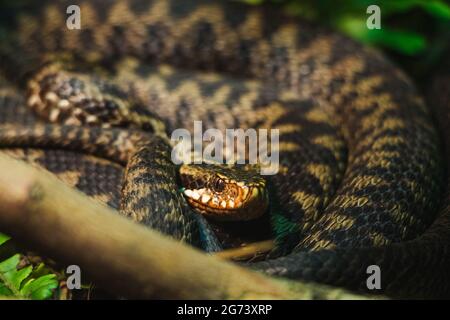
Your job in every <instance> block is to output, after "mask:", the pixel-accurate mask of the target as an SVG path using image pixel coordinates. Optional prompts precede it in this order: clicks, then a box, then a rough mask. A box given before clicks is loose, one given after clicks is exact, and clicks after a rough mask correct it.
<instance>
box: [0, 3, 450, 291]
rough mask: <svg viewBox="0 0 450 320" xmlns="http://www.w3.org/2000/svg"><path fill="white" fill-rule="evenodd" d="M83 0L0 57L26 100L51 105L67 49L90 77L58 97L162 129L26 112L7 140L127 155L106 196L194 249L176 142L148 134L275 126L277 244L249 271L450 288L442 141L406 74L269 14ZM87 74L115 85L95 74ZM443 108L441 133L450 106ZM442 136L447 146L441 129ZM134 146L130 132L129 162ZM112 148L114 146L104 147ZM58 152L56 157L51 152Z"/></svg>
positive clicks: (20, 34) (54, 10)
mask: <svg viewBox="0 0 450 320" xmlns="http://www.w3.org/2000/svg"><path fill="white" fill-rule="evenodd" d="M70 2H71V3H70V4H74V3H73V2H74V1H70ZM75 2H76V4H78V5H79V6H80V8H81V12H82V28H81V29H80V30H67V29H66V28H65V12H66V7H67V6H68V5H69V3H64V2H61V3H60V2H58V3H51V4H47V5H45V6H43V9H42V12H41V13H40V14H33V15H30V16H25V17H23V19H21V20H20V21H19V22H17V24H16V25H15V27H14V28H15V32H14V33H12V34H13V37H11V39H12V40H10V41H9V42H10V43H9V44H8V45H7V46H5V48H4V49H2V50H0V55H1V57H2V58H3V59H4V63H3V62H2V65H3V66H5V67H6V68H5V70H4V71H5V73H6V74H8V75H9V78H11V79H14V78H15V79H16V80H18V81H19V84H21V85H25V84H28V89H29V90H30V91H31V94H30V97H34V100H33V99H31V101H28V102H29V104H31V105H32V104H33V101H35V100H36V97H38V98H39V99H41V100H42V101H41V102H43V104H42V103H41V105H43V106H44V107H43V108H41V109H40V110H38V112H41V113H46V112H47V110H46V108H45V106H46V105H49V104H51V102H52V101H54V97H53V96H52V95H47V94H46V93H48V92H54V91H55V88H54V87H52V85H54V84H55V81H53V82H52V79H49V78H48V77H47V78H45V77H41V78H39V77H36V73H37V72H38V73H39V71H42V67H43V66H44V69H45V68H46V67H45V65H46V64H47V63H48V62H49V61H52V60H58V61H62V60H65V59H67V57H68V56H69V59H68V60H69V62H68V63H67V65H70V64H71V63H72V61H73V60H78V61H81V64H82V67H78V68H79V69H78V70H76V72H80V74H84V75H86V74H88V76H79V77H78V76H77V77H72V76H70V73H69V76H68V77H67V78H66V80H64V81H63V80H61V81H59V82H58V86H57V88H58V89H59V92H58V93H57V95H58V97H62V96H63V97H66V99H69V98H68V97H70V96H71V94H72V93H73V91H74V90H75V89H74V88H77V90H78V91H77V92H84V93H86V92H90V94H87V95H86V96H85V98H86V99H87V100H89V101H90V102H92V101H94V100H95V101H96V102H95V103H97V104H98V103H99V102H98V101H101V102H102V103H103V105H107V106H112V108H116V109H117V112H118V113H116V114H118V115H120V116H122V115H123V114H122V113H120V112H121V110H128V111H129V114H128V115H127V117H128V118H127V117H125V118H126V119H130V118H133V117H135V116H136V115H139V117H137V119H142V118H145V117H148V119H156V118H160V119H161V122H159V120H158V121H156V120H155V122H154V123H152V124H153V125H150V126H149V127H150V131H151V132H150V134H145V135H146V137H147V136H148V139H147V138H146V139H144V140H145V141H146V143H144V144H141V142H140V141H141V137H142V136H140V135H139V134H138V135H137V136H134V134H135V131H134V130H136V128H128V129H118V128H95V127H90V128H88V127H73V126H71V124H70V123H65V124H63V125H61V126H60V127H54V126H50V125H45V124H42V123H40V124H39V123H38V122H39V121H38V120H35V119H32V120H30V119H28V118H25V119H26V120H23V119H22V120H21V121H18V122H22V123H26V124H28V126H27V127H26V128H28V129H24V128H23V127H19V126H18V125H17V123H13V121H11V119H9V120H6V119H7V115H8V114H7V112H3V113H0V114H5V116H4V119H2V121H1V122H2V123H6V124H5V125H4V126H3V127H0V144H1V145H2V146H4V147H22V148H23V147H25V148H26V147H43V146H44V145H46V144H47V145H46V147H52V148H56V149H57V148H64V147H69V148H70V149H71V150H72V151H85V152H91V153H92V152H93V151H94V153H96V154H97V155H99V156H105V157H107V158H109V159H115V160H118V161H119V162H121V163H122V164H125V163H126V166H127V171H126V173H125V176H126V177H127V179H126V180H127V182H126V183H125V184H124V186H123V189H122V192H121V194H118V192H117V191H111V190H109V191H108V192H109V194H110V195H111V194H113V196H112V198H117V197H119V198H120V204H119V203H118V202H119V201H117V200H114V201H111V200H109V202H108V201H106V202H108V203H109V204H110V205H112V206H113V207H116V208H117V207H120V208H121V209H122V211H123V212H126V213H128V215H130V216H132V217H134V218H135V219H136V220H140V221H142V220H146V219H147V221H148V224H149V225H150V226H151V227H154V228H157V229H164V230H166V231H167V230H169V231H171V232H172V233H174V236H175V237H176V238H178V239H181V240H186V241H188V242H190V243H193V244H196V240H194V239H190V238H189V235H192V234H195V232H196V231H195V228H196V227H195V226H194V224H193V223H192V220H191V218H192V217H191V213H190V209H189V208H187V207H186V203H185V201H184V199H183V198H182V197H181V196H180V193H179V192H178V190H177V185H176V179H177V177H176V173H175V168H174V166H173V164H172V163H171V161H170V156H169V153H170V150H169V148H168V147H167V145H165V144H164V142H163V141H157V140H158V138H157V137H154V136H153V137H152V136H151V133H152V132H153V133H155V132H157V131H161V130H163V131H165V132H166V134H168V133H170V132H171V131H172V130H174V129H177V128H188V129H190V130H192V126H193V122H194V120H201V121H202V123H203V124H204V126H205V128H204V129H205V130H206V129H208V128H217V129H219V130H222V131H224V130H225V129H227V128H244V129H246V128H265V129H278V130H279V132H280V145H279V152H280V170H279V172H278V173H277V174H276V175H275V176H273V177H269V178H268V180H269V181H270V184H271V186H272V188H273V193H274V194H273V197H272V198H271V201H273V202H275V203H276V206H274V208H273V209H272V215H273V216H272V222H273V228H274V233H275V236H276V237H277V243H278V248H277V250H276V251H275V252H274V253H273V256H272V259H269V260H266V261H263V262H258V263H254V264H251V265H250V267H252V268H255V269H257V270H260V271H263V272H266V273H269V274H273V275H279V276H285V277H289V278H294V279H302V280H307V281H316V282H321V283H326V284H331V285H335V286H342V287H346V288H350V289H354V290H360V291H363V292H365V291H367V287H366V279H367V276H368V275H367V273H366V270H367V268H368V267H369V266H370V265H378V266H379V267H380V268H381V272H382V290H381V291H377V293H382V292H384V293H386V294H389V295H393V296H414V297H431V296H434V297H448V296H450V276H449V273H448V271H447V268H448V266H450V263H449V262H450V261H449V245H450V234H449V232H450V231H449V230H450V229H449V228H448V227H449V226H450V211H449V204H450V200H449V198H448V197H447V198H444V203H443V209H441V210H440V211H438V207H439V206H440V205H441V206H442V203H441V199H442V190H443V184H444V164H443V163H444V162H443V159H442V157H441V150H440V144H439V137H438V134H437V131H436V128H435V126H434V124H433V122H432V119H431V116H430V112H429V110H428V109H427V107H426V106H425V104H424V102H423V100H422V99H421V97H420V96H419V95H418V93H417V91H416V90H415V88H414V86H413V85H412V84H411V82H410V80H409V79H408V78H407V77H406V76H405V75H404V74H403V73H402V72H401V71H399V70H398V69H397V68H395V67H394V66H393V65H392V64H391V63H390V62H389V61H387V60H386V59H385V58H384V57H382V56H381V55H380V54H379V53H377V52H375V51H372V50H370V49H367V48H364V47H363V46H361V45H359V44H357V43H355V42H353V41H351V40H349V39H347V38H345V37H343V36H341V35H338V34H336V33H333V32H330V31H328V30H325V29H322V28H320V27H316V26H314V25H312V24H310V23H307V22H304V21H298V20H296V19H291V18H289V17H285V16H283V15H281V14H280V15H278V14H274V13H273V12H272V11H268V10H266V9H265V8H251V7H247V6H239V5H236V4H232V3H229V2H223V3H222V2H216V1H214V2H212V1H191V0H183V1H175V0H171V1H165V0H154V1H114V2H112V1H111V2H108V1H75ZM12 53H16V54H12ZM142 63H146V64H142ZM95 68H98V70H97V69H95ZM92 70H94V71H98V72H97V73H98V74H99V75H98V78H99V79H104V78H108V81H111V83H114V85H111V86H108V85H107V84H105V82H103V81H102V80H98V79H97V78H95V77H92V76H90V75H89V74H90V73H92ZM70 72H72V71H70ZM17 74H19V76H17ZM49 74H50V75H51V73H47V75H49ZM33 76H34V77H33ZM30 77H31V79H33V80H32V81H31V82H30V81H25V79H30ZM83 77H85V78H83ZM80 79H82V80H81V82H79V83H75V82H76V80H80ZM83 79H84V80H83ZM53 80H54V79H53ZM33 81H34V82H33ZM36 81H37V82H36ZM30 83H31V84H30ZM102 83H103V84H102ZM106 83H110V82H106ZM36 88H37V89H36ZM90 88H100V90H99V92H97V91H95V90H94V89H93V91H95V92H94V93H92V92H93V91H92V90H91V91H89V90H90ZM36 90H37V91H36ZM52 90H53V91H52ZM105 93H109V94H110V96H107V95H105ZM122 93H124V94H122ZM77 94H79V93H77ZM128 97H133V101H131V102H130V101H129V100H127V98H128ZM69 100H70V99H69ZM87 100H86V101H87ZM86 101H84V105H87V104H86ZM127 101H128V102H127ZM6 105H7V101H6V100H5V99H4V100H3V105H2V108H4V109H5V110H6V109H7V108H6ZM124 105H125V107H124ZM124 108H125V109H124ZM60 109H61V112H58V113H57V114H54V115H53V118H58V120H61V119H62V120H63V121H64V117H65V116H67V119H73V118H74V114H70V115H67V114H65V113H64V110H65V109H64V104H62V105H61V106H60ZM142 110H145V111H142ZM83 112H84V113H83ZM83 112H78V113H77V114H75V116H79V117H84V120H86V119H91V120H92V122H93V123H94V124H95V122H98V121H102V118H101V117H102V115H101V114H102V111H101V110H99V111H98V110H95V108H93V109H92V108H91V109H84V110H83ZM436 112H437V114H439V115H440V116H439V117H440V118H441V120H442V121H443V126H442V127H443V128H445V129H446V130H447V127H448V121H449V114H450V112H449V110H448V108H447V109H445V108H442V109H440V110H437V111H436ZM9 116H10V117H11V118H13V117H12V116H11V115H9ZM50 118H52V116H51V115H50ZM117 119H119V120H120V119H122V118H120V117H119V116H118V117H117V118H116V120H117ZM119 120H117V121H118V124H119V125H123V124H124V122H125V125H128V124H129V123H128V122H127V121H128V120H127V121H122V120H120V121H119ZM131 122H132V121H131ZM159 123H163V124H164V125H163V126H161V127H158V124H159ZM55 128H57V129H55ZM161 128H163V129H161ZM39 130H40V131H39ZM443 136H444V139H445V143H447V145H446V147H447V148H448V147H449V146H448V143H449V139H448V132H447V133H446V134H444V135H443ZM90 137H91V138H90ZM133 137H134V138H133ZM136 137H138V138H136ZM127 141H128V142H129V141H132V142H133V141H134V143H132V145H133V150H135V152H133V156H132V157H131V158H126V155H127V154H129V153H128V151H129V150H128V149H127V148H130V145H129V144H128V142H127ZM56 142H58V143H56ZM119 142H121V143H122V144H120V143H119ZM113 143H116V144H117V143H119V146H117V145H115V146H114V148H112V149H110V148H108V146H111V145H112V144H113ZM94 149H95V150H94ZM117 150H119V151H121V152H119V153H117ZM127 150H128V151H127ZM136 150H138V151H137V152H136ZM52 152H53V153H52ZM55 152H56V151H50V153H47V154H53V156H54V158H57V157H58V155H57V152H56V153H55ZM111 153H112V154H111ZM55 155H56V156H55ZM23 157H25V158H26V156H24V155H23ZM77 159H78V160H76V161H82V160H80V159H79V158H77ZM124 159H125V161H124ZM154 159H158V161H153V160H154ZM447 162H448V159H447ZM95 165H96V166H97V167H96V168H97V169H96V170H99V166H101V164H99V163H98V162H97V163H96V164H95ZM108 170H113V169H108ZM114 170H115V169H114ZM108 172H109V173H110V174H111V176H114V175H120V172H119V173H118V171H114V172H115V173H114V174H112V171H108ZM145 172H148V173H149V177H150V176H151V178H152V180H149V179H144V178H143V177H145ZM133 174H134V175H135V176H133ZM103 175H105V174H103ZM111 176H110V177H109V179H111ZM110 184H112V185H114V188H117V185H118V184H119V182H118V181H117V180H115V181H111V182H110ZM114 188H112V189H114ZM81 189H82V188H81ZM142 190H145V192H144V191H142ZM141 191H142V192H143V193H142V194H139V192H141ZM98 198H101V197H98ZM131 198H132V199H134V200H130V199H131ZM136 199H137V200H140V201H136ZM100 200H101V199H100ZM180 213H181V214H180ZM436 215H438V216H437V218H436ZM144 222H145V221H144ZM171 223H172V227H170V228H167V224H171ZM202 223H203V222H202ZM177 232H178V233H177Z"/></svg>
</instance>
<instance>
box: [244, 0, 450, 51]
mask: <svg viewBox="0 0 450 320" xmlns="http://www.w3.org/2000/svg"><path fill="white" fill-rule="evenodd" d="M244 1H245V2H247V3H250V4H253V5H258V4H262V3H264V2H272V3H275V4H279V5H282V6H283V7H284V8H285V10H286V11H287V12H288V13H290V14H293V15H298V16H303V17H305V18H307V19H310V20H316V21H318V22H320V23H323V24H326V25H328V26H331V27H333V28H335V29H337V30H339V31H341V32H343V33H346V34H347V35H349V36H351V37H353V38H355V39H357V40H359V41H361V42H364V43H367V44H372V45H377V46H382V47H386V48H389V49H392V50H395V51H397V52H399V53H402V54H406V55H414V54H418V53H421V52H423V51H424V50H425V49H426V48H427V43H428V39H427V35H426V32H427V31H428V30H421V31H422V32H420V31H417V29H430V28H431V27H435V28H440V27H442V28H448V26H449V25H448V23H449V22H450V5H449V4H447V3H446V2H445V1H444V0H378V1H377V0H244ZM370 5H378V6H379V7H380V9H381V20H382V28H381V29H379V30H376V29H375V30H369V29H368V28H367V26H366V20H367V18H368V17H369V14H367V13H366V10H367V7H368V6H370ZM417 13H423V15H426V16H427V19H423V17H421V18H420V19H419V18H417ZM409 14H412V15H409ZM408 15H409V17H410V18H411V19H408V17H407V16H408ZM396 17H398V18H399V21H400V22H403V23H398V22H399V21H395V20H396V19H395V18H396ZM416 18H417V19H416ZM402 20H404V21H402ZM419 20H420V21H419ZM426 20H428V21H429V22H431V23H432V24H433V26H430V25H428V24H427V25H418V24H422V23H424V21H426ZM425 23H426V22H425ZM443 32H444V31H443Z"/></svg>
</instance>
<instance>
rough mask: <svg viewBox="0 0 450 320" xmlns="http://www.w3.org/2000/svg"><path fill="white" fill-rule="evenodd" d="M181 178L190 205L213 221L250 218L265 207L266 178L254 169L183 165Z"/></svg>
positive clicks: (266, 205)
mask: <svg viewBox="0 0 450 320" xmlns="http://www.w3.org/2000/svg"><path fill="white" fill-rule="evenodd" d="M180 178H181V184H182V186H183V194H184V196H185V198H186V200H187V202H188V203H189V205H190V206H191V207H192V208H194V210H195V211H197V212H198V213H200V214H202V215H204V216H207V217H210V218H213V219H215V220H221V221H246V220H253V219H256V218H259V217H260V216H261V215H263V214H264V213H265V212H266V209H267V207H268V195H267V192H266V187H265V180H264V179H263V178H262V177H260V176H259V175H257V174H255V172H253V171H245V170H242V169H241V168H237V167H234V168H225V167H224V166H218V165H212V166H211V165H203V166H202V165H200V166H197V165H193V166H182V167H181V168H180Z"/></svg>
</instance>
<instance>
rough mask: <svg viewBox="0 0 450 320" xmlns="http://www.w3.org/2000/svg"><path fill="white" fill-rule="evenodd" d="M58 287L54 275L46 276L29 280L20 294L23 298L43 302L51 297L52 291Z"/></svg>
mask: <svg viewBox="0 0 450 320" xmlns="http://www.w3.org/2000/svg"><path fill="white" fill-rule="evenodd" d="M57 287H58V281H57V280H56V275H54V274H47V275H45V276H42V277H39V278H37V279H30V280H29V281H27V283H25V285H24V286H23V288H22V289H21V290H20V293H21V294H22V295H23V296H26V297H31V298H32V299H35V300H45V299H48V298H50V297H51V296H52V294H53V290H54V289H56V288H57Z"/></svg>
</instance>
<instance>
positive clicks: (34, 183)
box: [0, 153, 359, 299]
mask: <svg viewBox="0 0 450 320" xmlns="http://www.w3.org/2000/svg"><path fill="white" fill-rule="evenodd" d="M0 168H1V169H0V170H1V172H0V229H1V231H2V232H5V233H7V234H9V235H11V236H13V237H14V239H15V240H20V241H22V242H23V243H24V244H26V245H29V246H30V247H32V248H33V249H36V250H38V251H39V252H40V253H41V254H44V255H47V256H50V257H53V258H56V259H58V261H61V262H64V263H67V264H68V265H69V264H76V265H79V266H80V267H81V270H82V276H83V275H88V276H89V277H90V278H91V279H92V280H93V281H95V283H96V284H98V285H100V286H102V287H103V288H104V289H105V290H108V291H109V292H111V293H113V294H116V295H118V296H125V297H128V298H140V299H144V298H161V299H262V298H268V299H308V298H311V297H314V298H317V299H330V298H331V299H335V298H342V299H352V298H359V297H358V296H355V295H352V294H350V293H347V292H346V291H344V290H340V289H332V288H328V287H325V286H319V285H315V284H302V283H299V282H292V281H285V280H280V279H275V278H271V277H267V276H265V275H262V274H259V273H256V272H253V271H249V270H247V269H244V268H241V267H238V266H236V265H233V264H232V263H230V262H226V261H223V260H221V259H219V258H216V257H213V256H208V255H206V254H204V253H202V252H200V251H198V250H196V249H194V248H192V247H190V246H187V245H184V244H181V243H178V242H176V241H174V240H172V239H170V238H168V237H166V236H164V235H161V234H159V233H157V232H155V231H153V230H150V229H148V228H145V227H144V226H141V225H138V224H137V223H134V222H132V221H131V220H129V219H127V218H124V217H122V216H120V215H118V214H117V213H116V212H115V211H113V210H111V209H109V208H107V207H106V206H103V205H101V204H99V203H97V202H95V201H93V200H91V199H89V198H88V197H86V196H85V195H84V194H82V193H81V192H78V191H76V190H73V189H71V188H69V187H68V186H66V185H64V184H63V183H62V182H60V181H59V180H57V178H55V177H54V176H53V175H51V174H50V173H47V172H44V171H41V170H37V169H35V168H32V167H31V166H29V165H27V164H25V163H23V162H20V161H17V160H14V159H12V158H10V157H8V156H6V155H4V154H1V153H0Z"/></svg>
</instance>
